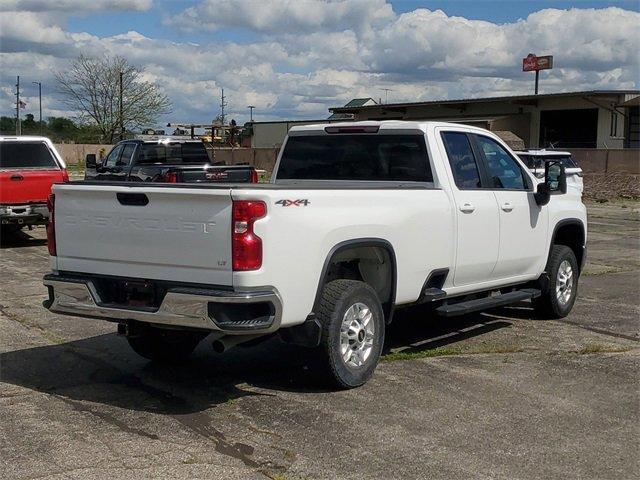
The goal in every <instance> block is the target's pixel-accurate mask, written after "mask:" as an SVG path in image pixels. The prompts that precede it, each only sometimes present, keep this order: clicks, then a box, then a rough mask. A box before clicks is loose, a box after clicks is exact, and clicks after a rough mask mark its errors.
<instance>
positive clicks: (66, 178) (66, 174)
mask: <svg viewBox="0 0 640 480" xmlns="http://www.w3.org/2000/svg"><path fill="white" fill-rule="evenodd" d="M62 181H63V182H68V181H69V172H67V171H66V170H62Z"/></svg>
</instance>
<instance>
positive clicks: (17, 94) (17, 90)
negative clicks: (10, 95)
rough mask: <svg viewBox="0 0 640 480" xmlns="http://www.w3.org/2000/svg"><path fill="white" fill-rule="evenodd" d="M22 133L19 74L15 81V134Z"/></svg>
mask: <svg viewBox="0 0 640 480" xmlns="http://www.w3.org/2000/svg"><path fill="white" fill-rule="evenodd" d="M21 134H22V125H21V124H20V75H18V80H17V82H16V136H18V135H21Z"/></svg>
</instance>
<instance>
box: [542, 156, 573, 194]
mask: <svg viewBox="0 0 640 480" xmlns="http://www.w3.org/2000/svg"><path fill="white" fill-rule="evenodd" d="M544 183H545V184H546V185H547V186H548V187H549V193H553V192H559V193H563V194H564V193H567V173H566V172H565V169H564V165H563V164H562V162H561V161H559V160H549V161H547V162H545V164H544Z"/></svg>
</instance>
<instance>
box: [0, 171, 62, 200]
mask: <svg viewBox="0 0 640 480" xmlns="http://www.w3.org/2000/svg"><path fill="white" fill-rule="evenodd" d="M62 181H64V172H63V171H62V170H60V169H59V168H51V169H19V170H18V169H17V170H5V171H2V172H0V203H2V204H3V205H20V204H25V203H45V202H46V201H47V196H49V193H50V192H51V184H53V183H55V182H62Z"/></svg>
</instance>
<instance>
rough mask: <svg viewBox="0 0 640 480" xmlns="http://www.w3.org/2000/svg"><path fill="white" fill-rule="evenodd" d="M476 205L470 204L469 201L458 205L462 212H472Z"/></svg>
mask: <svg viewBox="0 0 640 480" xmlns="http://www.w3.org/2000/svg"><path fill="white" fill-rule="evenodd" d="M475 209H476V207H474V206H473V205H471V204H470V203H465V204H464V205H460V211H461V212H463V213H472V212H473V211H474V210H475Z"/></svg>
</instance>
